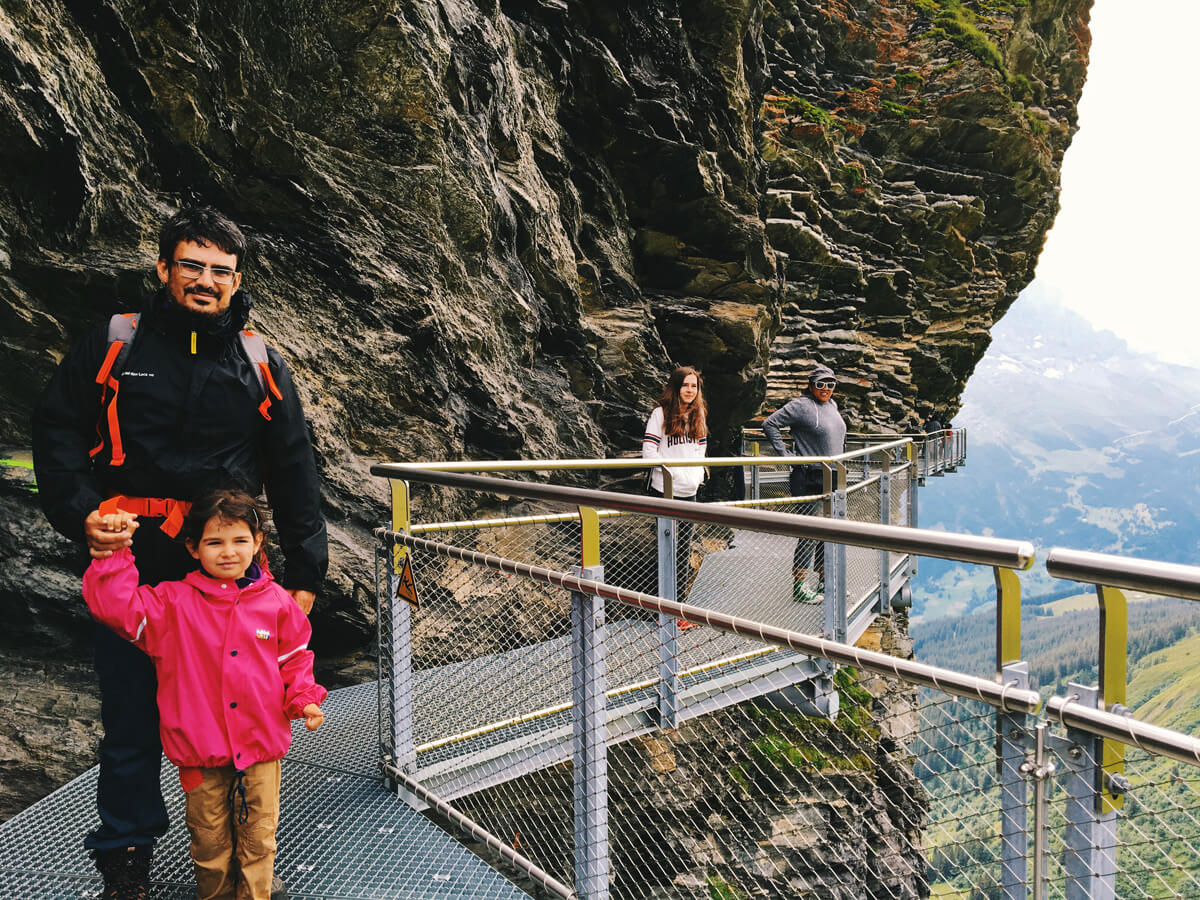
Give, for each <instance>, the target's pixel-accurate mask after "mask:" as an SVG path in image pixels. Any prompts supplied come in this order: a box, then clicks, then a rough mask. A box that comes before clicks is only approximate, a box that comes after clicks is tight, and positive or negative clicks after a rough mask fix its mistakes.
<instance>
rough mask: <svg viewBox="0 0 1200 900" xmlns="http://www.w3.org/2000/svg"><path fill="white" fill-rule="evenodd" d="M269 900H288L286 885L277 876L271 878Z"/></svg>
mask: <svg viewBox="0 0 1200 900" xmlns="http://www.w3.org/2000/svg"><path fill="white" fill-rule="evenodd" d="M271 900H288V892H287V885H286V884H284V883H283V879H282V878H280V877H279V876H278V875H272V876H271Z"/></svg>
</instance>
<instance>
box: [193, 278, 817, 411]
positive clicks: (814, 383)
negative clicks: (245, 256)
mask: <svg viewBox="0 0 1200 900" xmlns="http://www.w3.org/2000/svg"><path fill="white" fill-rule="evenodd" d="M216 278H217V276H216V275H215V274H214V275H213V280H214V281H215V280H216ZM813 387H816V388H820V389H821V390H823V391H832V390H833V389H834V388H835V387H837V382H836V381H814V382H813Z"/></svg>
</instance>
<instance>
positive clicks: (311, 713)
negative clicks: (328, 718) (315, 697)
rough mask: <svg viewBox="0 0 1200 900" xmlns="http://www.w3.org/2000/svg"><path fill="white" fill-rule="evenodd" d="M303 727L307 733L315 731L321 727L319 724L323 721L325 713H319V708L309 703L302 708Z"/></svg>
mask: <svg viewBox="0 0 1200 900" xmlns="http://www.w3.org/2000/svg"><path fill="white" fill-rule="evenodd" d="M303 712H304V727H305V728H307V729H308V730H309V731H316V730H317V729H318V728H320V727H321V723H322V722H324V721H325V713H323V712H321V707H319V706H317V704H315V703H310V704H308V706H306V707H304V710H303Z"/></svg>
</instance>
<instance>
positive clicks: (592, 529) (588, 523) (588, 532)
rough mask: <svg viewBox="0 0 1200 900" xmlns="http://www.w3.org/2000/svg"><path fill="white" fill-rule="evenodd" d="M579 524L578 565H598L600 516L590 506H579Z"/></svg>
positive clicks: (585, 566)
mask: <svg viewBox="0 0 1200 900" xmlns="http://www.w3.org/2000/svg"><path fill="white" fill-rule="evenodd" d="M579 525H580V528H581V530H582V539H581V542H580V543H581V546H580V553H579V559H580V563H579V564H580V565H581V566H583V567H584V568H585V569H586V568H588V567H589V566H598V565H600V516H599V515H597V513H596V510H595V509H594V508H593V507H591V506H581V507H579Z"/></svg>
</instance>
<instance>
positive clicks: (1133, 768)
mask: <svg viewBox="0 0 1200 900" xmlns="http://www.w3.org/2000/svg"><path fill="white" fill-rule="evenodd" d="M1076 736H1077V737H1078V735H1076ZM1084 737H1085V738H1086V736H1084ZM1094 747H1095V745H1094V744H1093V742H1092V741H1091V740H1087V739H1084V740H1078V741H1075V742H1073V743H1072V745H1071V747H1070V750H1069V751H1068V752H1067V759H1064V760H1062V761H1061V763H1060V765H1059V766H1058V769H1057V771H1056V773H1055V776H1054V779H1053V781H1052V784H1051V787H1050V791H1049V822H1048V827H1047V834H1048V842H1047V850H1048V852H1047V863H1048V865H1047V870H1048V871H1047V881H1046V886H1047V896H1048V897H1069V896H1091V893H1089V892H1088V888H1087V886H1086V885H1084V886H1082V887H1076V888H1074V890H1072V889H1069V888H1068V882H1069V881H1071V880H1072V874H1073V872H1072V869H1071V867H1070V866H1069V865H1068V864H1067V861H1066V856H1067V854H1068V852H1069V851H1068V847H1069V845H1070V839H1069V838H1068V837H1067V835H1066V832H1067V819H1068V817H1069V815H1070V810H1069V806H1070V804H1071V802H1072V799H1071V797H1070V796H1069V791H1068V789H1067V787H1066V785H1067V779H1068V777H1069V771H1068V769H1069V766H1070V765H1085V766H1093V765H1094V764H1095V750H1094ZM1125 775H1126V777H1128V778H1129V781H1130V790H1129V791H1128V793H1126V794H1125V795H1124V802H1123V805H1122V807H1121V808H1119V809H1118V810H1116V811H1115V812H1114V813H1113V814H1112V818H1113V823H1112V826H1111V827H1112V829H1113V833H1114V835H1115V838H1114V840H1113V842H1112V843H1113V846H1115V849H1116V852H1115V856H1114V857H1111V859H1115V864H1114V863H1112V862H1109V861H1106V859H1105V856H1104V855H1103V854H1101V853H1099V850H1100V846H1099V843H1098V842H1093V843H1089V844H1088V845H1087V846H1088V848H1089V850H1092V851H1093V855H1092V856H1091V857H1090V858H1089V859H1085V860H1083V861H1082V862H1081V863H1080V866H1081V867H1082V870H1083V871H1085V872H1089V873H1093V874H1097V873H1100V874H1103V873H1104V872H1105V871H1107V872H1111V873H1112V874H1113V875H1114V878H1113V879H1112V880H1111V881H1110V885H1112V886H1115V887H1109V888H1100V887H1097V888H1096V891H1095V892H1096V893H1098V895H1099V896H1115V897H1119V898H1122V900H1126V898H1129V900H1133V898H1155V900H1160V898H1178V897H1200V769H1197V768H1196V767H1194V766H1190V765H1187V764H1184V763H1178V762H1175V761H1173V760H1170V759H1167V758H1164V757H1160V756H1155V755H1153V754H1150V753H1147V752H1145V751H1143V750H1141V749H1138V748H1136V747H1130V748H1128V749H1127V753H1126V760H1125ZM1089 801H1090V798H1089ZM1090 806H1091V804H1090V802H1089V803H1088V808H1089V809H1090ZM1074 874H1075V875H1078V872H1075V873H1074ZM1074 883H1075V884H1079V883H1080V882H1079V880H1078V878H1076V879H1075V882H1074ZM1110 889H1111V890H1114V891H1115V893H1111V894H1109V893H1104V891H1106V890H1110Z"/></svg>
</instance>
